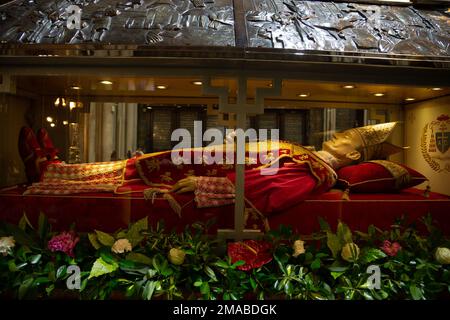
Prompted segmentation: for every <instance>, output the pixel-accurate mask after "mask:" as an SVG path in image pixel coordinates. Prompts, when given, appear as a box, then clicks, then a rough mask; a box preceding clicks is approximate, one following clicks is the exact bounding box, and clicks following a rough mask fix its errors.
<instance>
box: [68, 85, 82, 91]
mask: <svg viewBox="0 0 450 320" xmlns="http://www.w3.org/2000/svg"><path fill="white" fill-rule="evenodd" d="M70 89H72V90H81V87H79V86H71V87H70Z"/></svg>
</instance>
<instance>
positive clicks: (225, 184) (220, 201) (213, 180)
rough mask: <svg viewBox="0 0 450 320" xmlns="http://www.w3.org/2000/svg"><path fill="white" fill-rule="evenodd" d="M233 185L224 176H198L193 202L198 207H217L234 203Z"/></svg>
mask: <svg viewBox="0 0 450 320" xmlns="http://www.w3.org/2000/svg"><path fill="white" fill-rule="evenodd" d="M234 197H235V193H234V186H233V184H232V183H231V182H230V181H229V180H228V178H225V177H198V178H197V188H196V190H195V202H196V203H197V206H198V207H199V208H208V207H219V206H223V205H227V204H232V203H234Z"/></svg>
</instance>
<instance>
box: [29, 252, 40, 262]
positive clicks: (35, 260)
mask: <svg viewBox="0 0 450 320" xmlns="http://www.w3.org/2000/svg"><path fill="white" fill-rule="evenodd" d="M41 257H42V255H41V254H35V255H32V256H31V257H30V263H31V264H36V263H38V262H39V261H40V260H41Z"/></svg>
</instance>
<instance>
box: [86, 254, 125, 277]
mask: <svg viewBox="0 0 450 320" xmlns="http://www.w3.org/2000/svg"><path fill="white" fill-rule="evenodd" d="M118 267H119V265H118V264H117V263H115V262H114V263H112V264H109V263H106V262H105V261H104V260H103V259H102V258H98V259H97V260H95V262H94V265H93V266H92V269H91V272H90V273H89V277H88V279H91V278H94V277H99V276H101V275H104V274H108V273H111V272H114V271H116V270H117V268H118Z"/></svg>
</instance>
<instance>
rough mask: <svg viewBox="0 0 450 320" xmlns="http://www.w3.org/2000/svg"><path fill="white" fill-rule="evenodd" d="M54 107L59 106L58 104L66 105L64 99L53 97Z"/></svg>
mask: <svg viewBox="0 0 450 320" xmlns="http://www.w3.org/2000/svg"><path fill="white" fill-rule="evenodd" d="M54 105H55V107H59V106H60V105H61V106H63V107H65V106H66V99H65V98H62V97H58V98H56V99H55V102H54Z"/></svg>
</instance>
